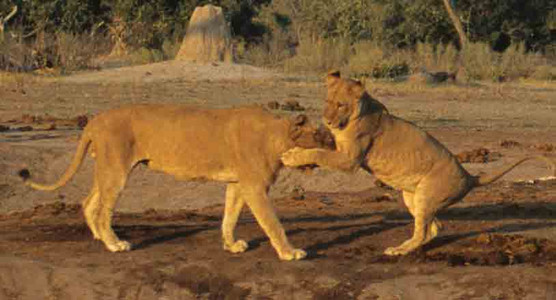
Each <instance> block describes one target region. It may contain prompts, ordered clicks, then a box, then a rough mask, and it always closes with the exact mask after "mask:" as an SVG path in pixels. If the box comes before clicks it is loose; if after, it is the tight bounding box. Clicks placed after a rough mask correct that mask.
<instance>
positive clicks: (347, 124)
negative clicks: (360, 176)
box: [282, 72, 556, 255]
mask: <svg viewBox="0 0 556 300" xmlns="http://www.w3.org/2000/svg"><path fill="white" fill-rule="evenodd" d="M326 84H327V88H328V96H327V99H326V105H325V109H324V114H323V120H324V123H325V125H326V126H327V127H328V128H329V129H330V130H331V132H332V135H333V136H334V138H335V140H336V149H337V150H336V151H330V150H324V149H301V148H294V149H292V150H290V151H288V152H286V153H285V154H284V155H283V156H282V162H283V163H284V164H285V165H287V166H300V165H308V164H317V165H320V166H323V167H329V168H335V169H341V170H354V169H356V168H357V167H362V168H364V169H366V170H367V171H369V172H371V173H373V174H374V175H375V176H376V177H377V178H378V179H380V180H381V181H383V182H385V183H387V184H388V185H390V186H392V187H394V188H396V189H400V190H402V191H403V199H404V202H405V204H406V206H407V208H408V209H409V212H410V213H411V215H413V217H414V219H415V229H414V233H413V237H412V238H411V239H409V240H407V241H405V242H404V243H403V244H401V245H400V246H397V247H390V248H388V249H386V251H385V254H387V255H405V254H407V253H409V252H411V251H413V250H414V249H416V248H417V247H419V246H421V245H423V244H425V243H427V242H429V241H430V240H431V239H433V238H434V237H435V236H436V235H437V234H438V231H439V229H441V224H440V222H439V221H438V220H437V219H436V218H435V215H436V213H437V212H438V211H439V210H440V209H442V208H445V207H447V206H449V205H451V204H453V203H455V202H457V201H459V200H461V199H462V198H463V197H464V196H465V195H466V194H467V193H468V192H469V191H470V190H471V189H473V188H474V187H477V186H481V185H485V184H489V183H491V182H493V181H495V180H497V179H498V178H500V177H502V176H503V175H504V174H506V173H507V172H509V171H510V170H512V169H513V168H515V167H516V166H517V165H519V164H521V163H522V162H524V161H526V160H529V159H540V160H543V161H546V162H547V163H548V164H550V165H552V167H553V168H556V166H555V165H554V162H552V161H551V160H549V159H548V158H546V157H544V156H531V157H526V158H523V159H521V160H519V161H517V162H515V163H514V164H513V165H511V166H510V167H508V168H506V169H504V170H502V171H500V172H498V173H496V174H493V175H483V176H471V175H470V174H469V173H468V172H467V171H466V170H465V169H464V168H463V167H462V166H461V165H460V164H459V163H458V161H457V160H456V158H455V157H454V156H453V155H452V153H450V151H449V150H448V149H447V148H446V147H444V146H443V145H442V144H441V143H440V142H438V141H437V140H436V139H435V138H433V137H432V136H430V135H429V134H428V133H426V132H425V131H423V130H421V129H420V128H419V127H417V126H415V125H414V124H412V123H410V122H408V121H405V120H403V119H400V118H397V117H395V116H393V115H390V114H389V113H388V111H387V110H386V107H384V105H382V103H380V102H378V101H377V100H375V99H373V98H372V97H371V96H370V95H369V94H368V93H367V92H366V91H365V89H364V87H363V86H362V84H361V83H360V82H358V81H354V80H345V79H342V78H340V73H339V72H331V73H329V74H328V76H327V79H326ZM555 171H556V169H555Z"/></svg>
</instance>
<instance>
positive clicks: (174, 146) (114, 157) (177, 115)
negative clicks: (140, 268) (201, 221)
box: [19, 105, 323, 260]
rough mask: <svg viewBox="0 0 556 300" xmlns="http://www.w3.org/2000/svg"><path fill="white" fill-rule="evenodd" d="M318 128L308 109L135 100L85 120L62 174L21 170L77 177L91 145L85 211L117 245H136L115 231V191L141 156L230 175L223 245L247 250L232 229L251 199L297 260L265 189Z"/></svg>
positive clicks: (209, 174)
mask: <svg viewBox="0 0 556 300" xmlns="http://www.w3.org/2000/svg"><path fill="white" fill-rule="evenodd" d="M321 135H322V131H318V130H315V128H314V127H313V126H312V125H310V124H309V122H308V120H307V117H306V116H304V115H298V116H296V117H295V118H293V119H286V118H280V117H277V116H275V115H273V114H271V113H269V112H267V111H265V110H263V109H261V108H256V107H243V108H232V109H203V108H198V107H191V106H184V105H132V106H127V107H122V108H118V109H113V110H109V111H106V112H103V113H101V114H99V115H98V116H96V117H95V118H94V119H93V120H91V121H90V122H89V123H88V124H87V125H86V127H85V128H84V130H83V134H82V136H81V139H80V141H79V144H78V146H77V151H76V154H75V156H74V158H73V160H72V162H71V164H70V166H69V167H68V169H67V170H66V171H65V173H64V174H63V175H62V176H61V178H60V179H59V180H58V182H56V183H54V184H52V185H45V184H39V183H36V182H33V181H31V180H29V177H30V173H29V171H28V170H27V169H23V170H21V171H20V174H19V175H20V176H21V177H22V178H23V179H24V181H25V183H26V184H27V185H28V186H30V187H32V188H34V189H37V190H46V191H52V190H55V189H58V188H60V187H62V186H63V185H65V184H66V183H67V182H68V181H69V180H70V179H71V178H72V177H73V175H74V174H75V173H76V172H77V170H78V169H79V167H80V165H81V163H82V161H83V158H84V157H85V155H86V154H87V152H89V153H90V154H91V156H92V157H93V158H94V159H95V161H96V163H95V168H94V180H93V181H94V183H93V187H92V189H91V191H90V193H89V195H88V196H87V198H86V199H85V200H84V201H83V213H84V215H85V220H86V222H87V225H88V227H89V228H90V230H91V232H92V234H93V236H94V238H95V239H99V240H101V241H102V242H103V243H104V245H105V246H106V248H107V249H108V250H110V251H112V252H118V251H128V250H131V248H132V246H131V244H130V243H129V242H127V241H123V240H120V239H119V238H118V237H117V236H116V234H115V233H114V231H113V230H112V226H111V219H112V213H113V208H114V205H115V203H116V200H117V198H118V195H119V193H120V192H121V191H122V189H123V188H124V186H125V184H126V180H127V178H128V176H129V174H130V172H131V171H132V170H133V168H134V166H136V165H137V164H139V163H143V164H145V165H147V166H148V167H149V168H150V169H153V170H158V171H162V172H165V173H167V174H170V175H173V176H175V177H176V178H178V179H181V180H192V179H204V180H214V181H220V182H226V183H227V184H228V185H227V189H226V196H225V198H226V199H225V212H224V218H223V221H222V239H223V244H224V249H225V250H227V251H230V252H232V253H240V252H244V251H245V250H247V248H248V244H247V243H246V242H245V241H244V240H236V238H235V237H234V229H235V226H236V223H237V220H238V217H239V214H240V212H241V210H242V207H243V206H244V204H247V206H248V207H249V208H250V209H251V211H252V212H253V215H254V216H255V218H256V220H257V222H258V223H259V224H260V226H261V227H262V229H263V230H264V232H265V233H266V235H267V236H268V237H269V239H270V242H271V244H272V246H273V247H274V249H275V250H276V252H277V253H278V256H279V258H280V259H282V260H299V259H303V258H304V257H305V256H306V253H305V251H303V250H301V249H295V248H293V247H292V246H291V245H290V243H289V242H288V239H287V237H286V234H285V232H284V229H283V227H282V225H281V223H280V221H279V220H278V218H277V216H276V214H275V211H274V207H273V204H272V202H271V201H270V199H269V197H268V195H267V192H268V189H269V186H270V185H271V184H272V183H273V182H274V180H275V177H276V175H277V172H278V170H280V169H281V168H282V167H283V165H282V164H281V161H280V156H281V154H283V153H284V152H286V151H287V150H288V149H291V148H293V147H295V146H297V147H305V148H313V147H319V146H321V145H322V143H321V142H319V141H321V140H323V137H321Z"/></svg>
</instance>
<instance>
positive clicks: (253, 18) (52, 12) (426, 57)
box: [0, 0, 556, 80]
mask: <svg viewBox="0 0 556 300" xmlns="http://www.w3.org/2000/svg"><path fill="white" fill-rule="evenodd" d="M206 3H212V4H215V5H219V6H222V7H223V8H224V11H225V14H226V17H227V19H228V21H229V22H230V25H231V29H232V34H233V36H234V41H235V44H236V53H237V57H238V60H239V61H241V62H246V63H252V64H257V65H262V66H268V67H280V68H284V69H285V70H287V71H290V70H291V71H296V72H298V71H317V72H321V71H325V70H327V69H329V68H333V67H334V68H343V69H345V70H347V71H349V72H351V73H353V74H355V75H360V76H373V77H399V76H403V75H408V74H411V73H418V72H423V71H424V70H439V69H440V70H444V71H450V72H456V71H457V72H459V73H461V75H462V76H463V77H464V78H466V79H469V80H476V79H489V80H490V79H492V80H501V79H513V78H518V77H535V78H538V79H548V80H553V79H556V74H555V72H554V61H555V58H556V45H555V43H556V42H555V41H556V2H554V1H553V0H529V1H524V0H457V1H456V0H451V4H452V6H453V7H455V8H456V14H457V15H458V17H459V19H460V21H461V23H462V25H463V27H464V31H465V33H466V36H467V39H468V41H469V43H468V44H467V45H465V46H464V47H462V46H461V45H460V43H459V40H458V35H457V33H456V31H455V29H454V26H453V24H452V23H451V21H450V18H449V16H448V14H447V12H446V9H445V7H444V5H443V1H442V0H412V1H409V0H343V1H336V0H221V1H199V0H151V1H146V0H119V1H118V0H13V1H8V0H0V18H1V17H3V16H6V15H7V14H8V12H9V11H11V9H12V7H13V6H14V5H16V6H17V7H18V12H17V13H16V15H14V17H12V18H11V19H9V20H8V21H7V22H5V28H6V31H5V32H4V34H3V36H0V67H1V68H3V69H12V70H32V69H36V68H43V67H58V68H60V69H61V70H62V71H63V72H66V71H73V70H78V69H83V68H94V67H95V59H96V58H98V57H99V56H102V55H108V54H109V53H110V52H111V51H112V49H113V47H114V44H115V43H116V40H117V39H118V38H119V39H120V40H121V41H122V42H124V43H125V45H126V47H127V55H128V57H129V62H131V63H146V62H152V61H158V60H163V59H171V58H173V55H174V54H175V52H176V51H177V49H178V47H179V44H180V42H181V39H182V38H183V36H184V35H185V27H186V25H187V22H188V20H189V17H190V16H191V13H192V12H193V10H194V8H195V7H196V6H198V5H203V4H206ZM460 78H461V76H460Z"/></svg>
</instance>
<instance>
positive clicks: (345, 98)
mask: <svg viewBox="0 0 556 300" xmlns="http://www.w3.org/2000/svg"><path fill="white" fill-rule="evenodd" d="M326 86H327V89H328V95H327V97H326V104H325V108H324V113H323V121H324V123H325V124H326V126H327V127H328V128H330V129H331V130H334V131H336V130H343V129H345V128H346V127H348V126H349V125H350V124H351V123H353V122H354V121H356V120H358V119H361V118H363V117H367V116H372V115H379V114H382V113H385V112H387V110H386V107H385V106H384V105H383V104H382V103H380V102H378V101H377V100H375V99H373V98H372V97H371V96H370V95H369V94H368V93H367V92H366V91H365V88H364V87H363V85H362V84H361V82H360V81H357V80H351V79H342V78H340V72H339V71H332V72H330V73H328V75H327V76H326Z"/></svg>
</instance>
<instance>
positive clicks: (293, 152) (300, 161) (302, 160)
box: [282, 147, 312, 167]
mask: <svg viewBox="0 0 556 300" xmlns="http://www.w3.org/2000/svg"><path fill="white" fill-rule="evenodd" d="M305 151H307V149H303V148H299V147H295V148H292V149H290V150H288V151H286V152H284V154H282V163H283V164H284V165H285V166H288V167H297V166H303V165H309V164H311V163H312V162H309V161H307V159H306V155H305Z"/></svg>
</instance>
